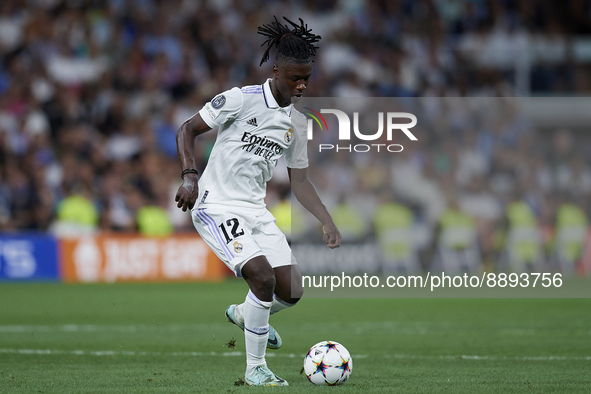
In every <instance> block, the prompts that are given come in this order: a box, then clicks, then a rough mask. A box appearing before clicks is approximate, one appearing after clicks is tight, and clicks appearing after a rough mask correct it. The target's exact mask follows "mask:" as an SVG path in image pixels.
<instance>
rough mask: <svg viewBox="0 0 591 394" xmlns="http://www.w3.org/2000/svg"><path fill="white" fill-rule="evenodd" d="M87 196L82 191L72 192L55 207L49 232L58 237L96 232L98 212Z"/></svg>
mask: <svg viewBox="0 0 591 394" xmlns="http://www.w3.org/2000/svg"><path fill="white" fill-rule="evenodd" d="M88 195H89V193H85V192H84V191H81V192H74V193H72V194H70V195H68V196H67V197H66V198H64V199H63V200H61V201H60V202H59V203H58V205H57V210H56V220H55V221H54V222H53V223H52V224H51V226H50V229H49V231H50V232H52V233H53V234H54V235H56V236H58V237H61V236H79V235H85V234H92V233H94V232H96V231H97V229H98V225H99V211H98V209H97V207H96V206H95V205H94V203H93V201H92V200H91V199H90V198H89V196H88Z"/></svg>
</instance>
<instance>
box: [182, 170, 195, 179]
mask: <svg viewBox="0 0 591 394" xmlns="http://www.w3.org/2000/svg"><path fill="white" fill-rule="evenodd" d="M185 174H195V175H199V172H198V171H197V170H194V169H192V168H189V169H186V170H183V172H182V173H181V179H182V180H185Z"/></svg>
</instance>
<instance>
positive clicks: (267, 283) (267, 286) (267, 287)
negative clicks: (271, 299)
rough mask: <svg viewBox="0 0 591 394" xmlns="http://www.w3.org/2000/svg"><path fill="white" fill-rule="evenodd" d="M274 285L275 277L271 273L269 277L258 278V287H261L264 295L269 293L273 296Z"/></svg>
mask: <svg viewBox="0 0 591 394" xmlns="http://www.w3.org/2000/svg"><path fill="white" fill-rule="evenodd" d="M275 284H276V280H275V275H273V273H272V272H271V274H269V275H264V276H262V278H260V280H259V285H260V287H261V290H262V291H264V292H265V293H268V292H270V293H271V294H273V292H274V291H275Z"/></svg>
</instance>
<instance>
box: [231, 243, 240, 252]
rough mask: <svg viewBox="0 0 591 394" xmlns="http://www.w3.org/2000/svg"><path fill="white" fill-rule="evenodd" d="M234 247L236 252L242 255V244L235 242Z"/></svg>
mask: <svg viewBox="0 0 591 394" xmlns="http://www.w3.org/2000/svg"><path fill="white" fill-rule="evenodd" d="M232 245H234V252H236V253H240V252H242V244H241V243H240V242H238V241H235V242H234V243H233V244H232Z"/></svg>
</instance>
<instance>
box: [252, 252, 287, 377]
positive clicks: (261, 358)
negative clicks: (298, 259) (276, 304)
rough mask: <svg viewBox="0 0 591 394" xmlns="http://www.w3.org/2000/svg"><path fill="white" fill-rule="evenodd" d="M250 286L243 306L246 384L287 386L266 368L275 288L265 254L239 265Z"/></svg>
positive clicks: (273, 274)
mask: <svg viewBox="0 0 591 394" xmlns="http://www.w3.org/2000/svg"><path fill="white" fill-rule="evenodd" d="M242 277H243V278H244V279H245V280H246V282H247V283H248V287H249V288H250V290H249V292H248V295H247V296H246V300H245V302H244V304H243V306H242V313H243V315H244V340H245V348H246V373H245V380H246V383H247V384H249V385H253V386H287V382H286V381H285V380H283V379H281V378H279V377H278V376H277V375H275V374H274V373H273V372H271V371H270V370H269V368H267V363H266V361H265V352H266V348H267V340H268V337H269V315H270V311H271V305H272V300H273V293H274V291H275V273H274V271H273V268H271V265H270V264H269V262H268V261H267V258H266V257H265V256H257V257H254V258H252V259H251V260H249V261H247V262H246V263H245V264H244V265H243V267H242Z"/></svg>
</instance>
